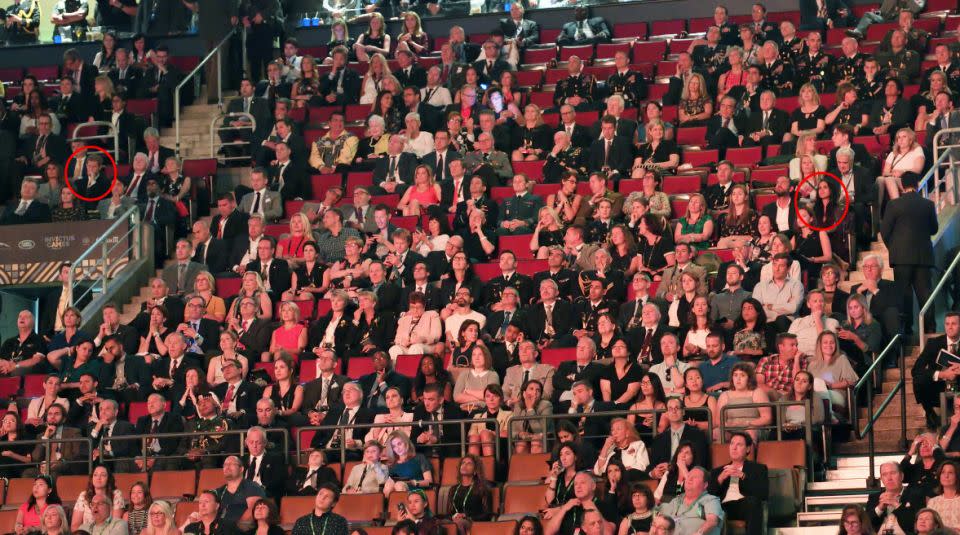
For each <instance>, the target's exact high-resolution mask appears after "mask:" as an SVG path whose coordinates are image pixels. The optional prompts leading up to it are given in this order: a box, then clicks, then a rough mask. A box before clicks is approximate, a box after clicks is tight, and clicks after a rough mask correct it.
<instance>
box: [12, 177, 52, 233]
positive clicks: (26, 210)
mask: <svg viewBox="0 0 960 535" xmlns="http://www.w3.org/2000/svg"><path fill="white" fill-rule="evenodd" d="M36 194H37V183H36V182H34V181H33V180H24V181H23V182H21V183H20V200H15V201H10V202H8V203H7V205H6V207H5V208H4V211H3V216H2V217H0V225H26V224H28V223H49V222H50V207H49V206H47V204H46V203H44V202H41V201H38V200H35V199H34V197H35V196H36Z"/></svg>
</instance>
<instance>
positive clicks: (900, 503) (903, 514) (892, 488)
mask: <svg viewBox="0 0 960 535" xmlns="http://www.w3.org/2000/svg"><path fill="white" fill-rule="evenodd" d="M880 482H881V483H882V484H883V491H882V492H879V493H872V494H870V497H869V498H867V506H866V507H865V509H866V510H867V516H868V517H869V518H870V523H871V524H873V529H874V530H876V531H878V532H879V531H880V530H881V528H883V531H882V532H883V533H886V532H887V530H889V531H890V532H892V533H910V532H912V531H913V529H914V523H915V520H916V518H917V511H919V510H920V509H921V508H923V506H924V504H925V503H926V496H924V495H923V491H921V490H920V489H918V488H916V487H915V486H914V485H911V486H909V487H904V486H903V470H902V469H901V468H900V464H899V463H897V462H895V461H890V462H886V463H883V464H881V465H880Z"/></svg>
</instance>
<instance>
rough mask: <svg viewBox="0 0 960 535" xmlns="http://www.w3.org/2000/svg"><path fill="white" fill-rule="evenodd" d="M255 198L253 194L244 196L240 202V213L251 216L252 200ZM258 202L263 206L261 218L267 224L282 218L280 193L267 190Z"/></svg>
mask: <svg viewBox="0 0 960 535" xmlns="http://www.w3.org/2000/svg"><path fill="white" fill-rule="evenodd" d="M255 198H256V193H255V192H250V193H248V194H246V195H244V196H243V199H242V200H241V201H240V211H241V212H243V213H245V214H247V215H253V214H252V210H253V200H254V199H255ZM260 202H261V203H262V204H263V206H262V209H263V216H264V217H265V218H266V219H267V221H268V222H271V221H277V220H278V219H280V218H281V217H283V199H281V198H280V193H278V192H276V191H270V190H267V191H265V192H264V194H263V199H261V201H260Z"/></svg>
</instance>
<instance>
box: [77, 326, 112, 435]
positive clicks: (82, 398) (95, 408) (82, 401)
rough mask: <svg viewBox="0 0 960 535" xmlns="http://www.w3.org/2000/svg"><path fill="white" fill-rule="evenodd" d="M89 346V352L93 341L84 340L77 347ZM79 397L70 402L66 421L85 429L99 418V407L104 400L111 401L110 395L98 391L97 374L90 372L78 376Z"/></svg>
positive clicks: (98, 381) (98, 380)
mask: <svg viewBox="0 0 960 535" xmlns="http://www.w3.org/2000/svg"><path fill="white" fill-rule="evenodd" d="M84 344H89V345H90V350H91V351H92V350H93V341H92V340H84V341H82V342H80V344H78V345H84ZM77 383H78V384H79V385H80V386H79V390H80V395H79V397H77V399H75V400H74V401H71V402H70V408H69V409H68V410H67V421H68V422H70V424H72V425H74V426H76V427H79V428H82V429H87V428H88V424H90V423H92V422H94V421H96V420H97V419H98V418H99V405H100V403H101V402H102V401H104V400H106V399H112V398H111V397H110V395H111V394H110V393H108V392H107V391H105V390H100V377H99V374H97V375H94V372H93V371H92V370H88V371H85V372H83V373H81V374H80V380H79V381H77Z"/></svg>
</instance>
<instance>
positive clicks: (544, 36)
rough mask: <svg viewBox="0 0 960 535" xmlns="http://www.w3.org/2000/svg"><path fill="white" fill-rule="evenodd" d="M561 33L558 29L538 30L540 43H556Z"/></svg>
mask: <svg viewBox="0 0 960 535" xmlns="http://www.w3.org/2000/svg"><path fill="white" fill-rule="evenodd" d="M561 31H562V30H561V29H560V28H544V29H542V30H540V43H542V44H547V43H556V42H557V37H560V32H561Z"/></svg>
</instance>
